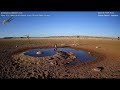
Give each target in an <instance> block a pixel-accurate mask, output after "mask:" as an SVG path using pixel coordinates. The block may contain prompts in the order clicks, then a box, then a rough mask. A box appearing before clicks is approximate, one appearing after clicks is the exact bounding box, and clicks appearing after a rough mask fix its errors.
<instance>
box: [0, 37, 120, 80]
mask: <svg viewBox="0 0 120 90" xmlns="http://www.w3.org/2000/svg"><path fill="white" fill-rule="evenodd" d="M56 43H58V47H63V46H64V47H72V48H75V49H80V50H85V51H87V52H90V54H91V56H94V57H96V60H95V61H90V62H84V63H81V64H79V65H75V66H69V65H65V64H64V63H67V62H69V61H71V60H72V59H66V62H62V60H61V61H60V60H59V61H58V60H56V61H58V62H56V61H54V62H50V60H49V61H48V60H44V59H40V58H38V57H36V58H34V57H24V56H22V55H21V54H20V53H21V52H24V51H26V50H28V49H32V48H51V47H53V45H54V44H56ZM64 43H65V44H64ZM72 43H73V42H72V40H71V39H70V40H68V39H64V40H61V39H59V40H56V39H40V40H39V39H37V40H31V42H30V43H28V42H27V40H0V78H16V79H18V78H56V79H57V78H60V79H65V78H68V79H71V78H95V79H100V78H120V55H119V53H120V51H119V50H120V49H119V46H120V42H119V41H110V40H109V41H107V40H101V41H97V40H86V41H85V40H84V41H82V40H81V42H80V43H78V44H72ZM96 46H99V47H100V48H96ZM96 67H104V70H103V71H102V72H101V71H95V70H94V68H96Z"/></svg>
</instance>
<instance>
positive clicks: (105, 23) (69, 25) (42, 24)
mask: <svg viewBox="0 0 120 90" xmlns="http://www.w3.org/2000/svg"><path fill="white" fill-rule="evenodd" d="M0 14H1V16H0V22H2V21H3V20H4V19H8V18H9V17H10V16H2V15H3V14H2V13H0ZM33 14H34V15H40V16H14V17H13V18H14V19H13V20H12V21H11V22H8V23H6V24H5V25H2V24H0V37H6V36H13V37H22V36H24V35H26V34H30V36H31V37H46V36H72V35H82V36H84V35H85V36H105V37H118V36H120V12H114V14H113V15H118V16H98V12H97V11H91V12H90V11H89V12H87V11H86V12H75V11H74V12H72V11H71V12H67V11H66V12H65V11H64V12H52V11H51V12H50V11H46V12H32V11H31V12H22V14H20V15H33ZM9 15H11V14H9ZM41 15H47V16H41ZM109 15H111V14H109Z"/></svg>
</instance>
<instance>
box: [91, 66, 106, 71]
mask: <svg viewBox="0 0 120 90" xmlns="http://www.w3.org/2000/svg"><path fill="white" fill-rule="evenodd" d="M103 69H104V68H103V67H96V68H93V71H96V72H102V71H103Z"/></svg>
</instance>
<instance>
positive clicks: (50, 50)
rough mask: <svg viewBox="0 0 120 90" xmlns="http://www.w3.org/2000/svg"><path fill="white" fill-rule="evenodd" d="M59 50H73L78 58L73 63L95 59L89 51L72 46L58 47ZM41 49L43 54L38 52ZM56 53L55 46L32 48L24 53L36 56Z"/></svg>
mask: <svg viewBox="0 0 120 90" xmlns="http://www.w3.org/2000/svg"><path fill="white" fill-rule="evenodd" d="M57 50H59V51H64V52H72V53H74V54H75V55H76V59H75V60H74V62H73V63H72V64H76V63H77V61H81V62H87V61H91V60H95V57H92V56H90V55H89V54H88V53H87V52H85V51H83V50H75V49H72V48H58V49H57ZM38 51H41V52H43V54H36V52H38ZM54 54H56V51H55V50H54V48H46V49H31V50H28V51H26V52H25V53H24V55H29V56H34V57H45V56H52V55H54Z"/></svg>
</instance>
